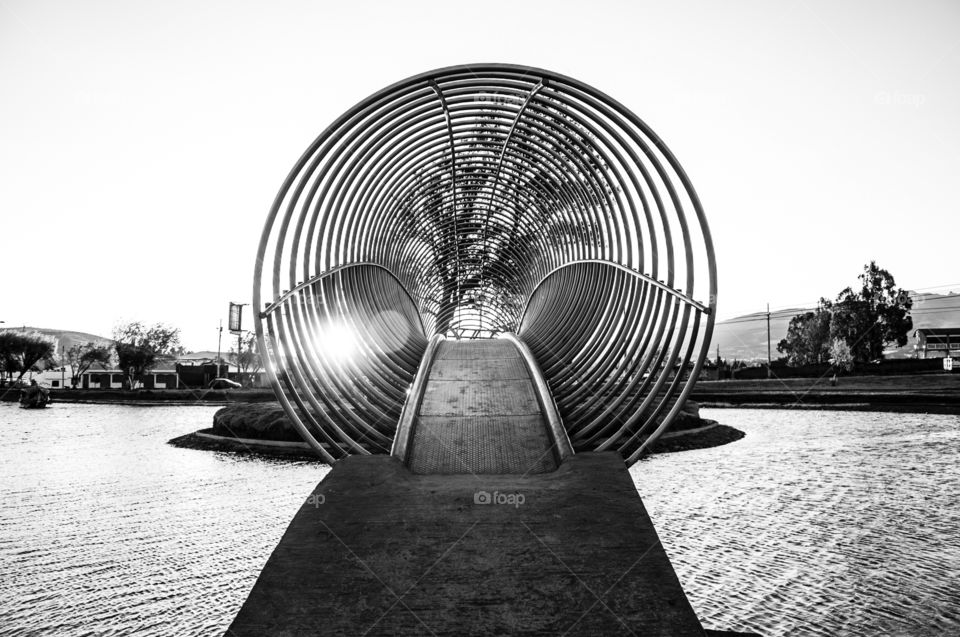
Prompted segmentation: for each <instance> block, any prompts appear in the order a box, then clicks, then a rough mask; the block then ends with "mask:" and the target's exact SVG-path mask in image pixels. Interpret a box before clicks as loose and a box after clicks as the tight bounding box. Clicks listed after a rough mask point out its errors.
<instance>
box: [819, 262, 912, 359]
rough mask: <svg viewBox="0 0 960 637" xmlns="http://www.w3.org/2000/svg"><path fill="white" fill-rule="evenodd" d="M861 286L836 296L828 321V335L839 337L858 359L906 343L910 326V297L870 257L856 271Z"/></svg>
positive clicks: (878, 354)
mask: <svg viewBox="0 0 960 637" xmlns="http://www.w3.org/2000/svg"><path fill="white" fill-rule="evenodd" d="M859 278H860V283H861V288H860V291H859V292H854V291H853V289H851V288H846V289H845V290H843V291H842V292H840V294H839V295H838V296H837V301H836V303H834V306H833V321H832V322H831V324H830V336H831V338H834V339H836V338H839V339H842V340H843V341H844V342H846V344H847V345H848V346H849V347H850V352H851V355H852V356H853V360H854V361H856V362H858V363H863V362H869V361H873V360H876V359H879V358H883V350H884V347H886V346H887V345H891V344H896V345H897V347H903V346H904V345H906V344H907V335H908V334H909V333H910V330H911V329H913V319H912V318H910V309H911V308H912V307H913V301H912V300H911V299H910V296H909V294H908V293H907V292H906V291H904V290H900V289H898V288H897V286H896V282H895V281H894V279H893V275H891V274H890V273H889V272H887V271H886V270H883V269H881V268H880V267H878V266H877V264H876V262H874V261H871V262H870V264H869V265H865V266H864V267H863V273H862V274H861V275H860V277H859Z"/></svg>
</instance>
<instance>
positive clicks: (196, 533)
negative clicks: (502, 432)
mask: <svg viewBox="0 0 960 637" xmlns="http://www.w3.org/2000/svg"><path fill="white" fill-rule="evenodd" d="M216 409H217V407H210V406H189V407H187V406H160V407H133V406H121V405H82V404H77V405H68V404H57V405H54V406H53V407H51V408H50V409H47V410H21V409H19V408H17V406H16V405H15V404H11V403H0V426H2V427H3V432H4V434H5V435H4V438H3V440H4V444H3V445H2V446H0V495H2V498H3V500H2V502H3V505H2V508H0V573H2V575H0V633H3V634H9V635H46V634H49V635H54V634H56V635H60V634H69V635H127V634H137V635H220V634H222V633H223V631H224V630H225V628H226V627H227V625H228V624H229V623H230V621H231V620H232V618H233V616H234V615H235V614H236V612H237V610H238V609H239V607H240V605H241V604H242V603H243V600H244V598H245V597H246V595H247V593H248V592H249V590H250V588H251V587H252V586H253V583H254V581H255V580H256V578H257V575H258V574H259V572H260V569H261V568H262V567H263V565H264V563H265V562H266V560H267V558H268V557H269V555H270V552H271V551H272V550H273V548H274V546H275V545H276V543H277V542H278V541H279V539H280V537H281V535H282V534H283V531H284V530H285V529H286V526H287V524H288V523H289V522H290V520H291V518H292V517H293V515H294V513H295V512H296V511H297V509H298V508H299V506H300V504H301V503H302V502H303V498H304V497H305V496H306V495H307V494H309V493H310V490H311V489H312V488H313V486H314V485H315V484H316V483H317V482H318V481H319V480H320V479H321V478H322V477H323V475H324V473H325V472H326V470H327V469H326V467H324V466H322V465H318V464H315V463H308V462H292V463H291V462H280V461H265V460H262V459H254V458H245V457H238V456H236V455H233V454H226V453H212V452H204V451H195V450H189V449H177V448H174V447H171V446H169V445H167V444H165V443H166V441H167V440H168V439H170V438H172V437H175V436H177V435H180V434H183V433H186V432H188V431H192V430H195V429H198V428H200V427H204V426H207V425H208V424H209V423H210V421H211V418H212V416H213V413H214V412H215V411H216ZM704 412H705V416H706V417H711V418H715V419H718V420H721V421H722V422H725V423H728V424H731V425H734V426H736V427H738V428H740V429H742V430H743V431H745V432H746V433H747V437H746V438H744V439H743V440H741V441H738V442H736V443H733V444H731V445H727V446H724V447H718V448H714V449H705V450H699V451H691V452H684V453H678V454H667V455H664V456H659V457H655V458H653V459H651V460H648V461H645V462H642V463H640V464H639V465H637V466H636V467H634V469H633V470H632V473H633V475H634V477H635V480H636V483H637V487H638V490H639V491H640V493H641V494H642V495H643V498H644V502H645V504H646V506H647V508H648V510H649V511H650V513H651V515H652V516H653V519H654V522H655V523H656V526H657V530H658V532H659V533H660V536H661V538H662V539H663V541H664V544H665V546H666V547H667V550H668V552H669V554H670V556H671V559H672V560H673V562H674V564H675V566H676V567H677V571H678V574H679V575H680V579H681V581H682V582H683V585H684V588H685V589H686V591H687V593H688V595H689V596H690V599H691V602H692V603H693V605H694V608H695V609H696V610H697V612H698V614H699V615H700V617H701V618H702V619H703V620H704V623H705V625H706V626H707V627H714V628H725V629H733V628H741V629H752V630H755V631H758V632H760V633H762V634H763V635H766V636H771V637H772V636H774V635H937V634H943V635H955V634H960V613H958V607H960V594H958V592H957V590H956V588H955V582H957V581H960V541H958V539H957V538H958V537H960V511H958V508H957V494H958V493H960V462H958V460H960V457H958V455H960V418H958V417H956V416H917V415H907V414H879V413H844V412H793V411H780V410H759V411H753V410H722V411H721V410H704Z"/></svg>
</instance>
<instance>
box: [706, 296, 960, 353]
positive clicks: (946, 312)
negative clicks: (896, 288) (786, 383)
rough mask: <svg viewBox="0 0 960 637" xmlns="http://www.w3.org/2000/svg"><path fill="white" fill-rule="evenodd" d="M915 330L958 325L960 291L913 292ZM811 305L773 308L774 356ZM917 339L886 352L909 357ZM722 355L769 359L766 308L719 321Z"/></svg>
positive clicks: (713, 349)
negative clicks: (793, 323) (794, 322)
mask: <svg viewBox="0 0 960 637" xmlns="http://www.w3.org/2000/svg"><path fill="white" fill-rule="evenodd" d="M911 298H912V299H913V309H912V310H911V312H910V316H911V317H913V328H914V330H916V329H919V328H921V327H957V326H960V294H916V293H911ZM809 309H811V308H795V309H788V310H779V311H777V312H772V313H771V316H770V342H771V347H770V348H771V350H772V355H773V358H774V359H776V358H778V357H779V356H781V354H780V353H779V352H778V351H777V343H779V342H780V340H781V339H782V338H784V337H785V336H786V335H787V328H788V327H789V325H790V319H791V318H793V317H794V316H796V315H797V314H801V313H803V312H806V311H809ZM915 343H916V339H915V338H914V337H913V333H912V331H911V334H910V338H909V340H908V341H907V344H906V346H904V347H902V348H900V349H896V350H892V351H889V352H887V357H889V358H908V357H911V356H913V351H914V350H913V346H914V344H915ZM718 345H719V347H720V356H722V357H723V358H724V359H727V360H733V359H735V358H736V359H740V360H745V361H751V360H764V361H765V360H767V315H766V313H765V312H758V313H756V314H747V315H744V316H738V317H736V318H732V319H729V320H726V321H722V322H718V323H717V324H716V326H715V329H714V333H713V343H712V345H711V346H710V358H714V357H715V356H716V352H717V346H718Z"/></svg>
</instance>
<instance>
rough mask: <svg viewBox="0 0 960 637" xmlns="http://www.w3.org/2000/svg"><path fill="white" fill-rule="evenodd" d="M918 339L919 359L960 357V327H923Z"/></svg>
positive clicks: (915, 333)
mask: <svg viewBox="0 0 960 637" xmlns="http://www.w3.org/2000/svg"><path fill="white" fill-rule="evenodd" d="M913 335H914V336H915V337H916V338H917V344H916V346H915V347H916V352H917V358H946V357H947V356H960V327H922V328H920V329H918V330H917V331H916V332H914V333H913Z"/></svg>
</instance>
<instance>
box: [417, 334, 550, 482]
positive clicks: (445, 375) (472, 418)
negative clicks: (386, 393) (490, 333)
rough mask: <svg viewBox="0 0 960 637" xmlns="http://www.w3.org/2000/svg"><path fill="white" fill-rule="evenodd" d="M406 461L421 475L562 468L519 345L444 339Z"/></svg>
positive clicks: (523, 471)
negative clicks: (558, 462) (558, 466)
mask: <svg viewBox="0 0 960 637" xmlns="http://www.w3.org/2000/svg"><path fill="white" fill-rule="evenodd" d="M407 464H408V466H409V468H410V470H411V471H412V472H413V473H419V474H457V473H468V474H530V473H545V472H548V471H554V470H555V469H556V468H557V458H556V455H555V453H554V451H553V449H552V445H551V441H550V437H549V435H548V432H547V424H546V422H545V420H544V416H543V413H542V410H541V407H540V403H539V401H538V399H537V395H536V392H535V388H534V384H533V381H532V379H531V377H530V372H529V370H528V368H527V365H526V363H525V362H524V360H523V358H522V357H521V354H520V351H519V350H518V349H517V346H516V345H514V344H513V343H512V342H510V341H507V340H480V341H445V342H442V343H440V344H439V347H438V350H437V353H436V356H435V357H434V360H433V364H432V366H431V368H430V373H429V377H428V380H427V384H426V388H425V390H424V393H423V399H422V401H421V403H420V406H419V410H418V414H417V417H416V420H415V424H414V428H413V436H412V443H411V446H410V455H409V457H408V460H407Z"/></svg>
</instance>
